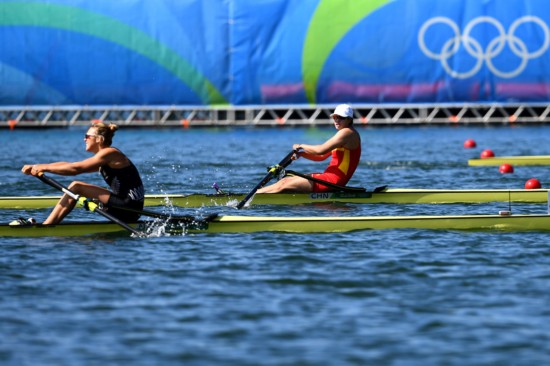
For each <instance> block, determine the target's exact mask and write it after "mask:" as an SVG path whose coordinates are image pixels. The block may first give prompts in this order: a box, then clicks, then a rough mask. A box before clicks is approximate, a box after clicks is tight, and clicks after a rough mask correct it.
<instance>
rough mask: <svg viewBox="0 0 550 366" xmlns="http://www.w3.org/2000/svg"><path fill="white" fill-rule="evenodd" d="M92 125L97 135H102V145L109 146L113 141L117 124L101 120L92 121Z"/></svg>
mask: <svg viewBox="0 0 550 366" xmlns="http://www.w3.org/2000/svg"><path fill="white" fill-rule="evenodd" d="M92 127H94V128H95V129H96V131H97V132H96V133H97V135H98V136H101V137H103V145H105V146H111V144H112V143H113V136H114V135H115V131H116V130H118V126H117V125H115V124H114V123H109V124H105V123H103V122H92Z"/></svg>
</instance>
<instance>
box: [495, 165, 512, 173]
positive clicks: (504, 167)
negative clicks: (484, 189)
mask: <svg viewBox="0 0 550 366" xmlns="http://www.w3.org/2000/svg"><path fill="white" fill-rule="evenodd" d="M498 171H499V172H501V173H502V174H510V173H513V172H514V167H513V166H511V165H510V164H502V165H501V166H500V168H498Z"/></svg>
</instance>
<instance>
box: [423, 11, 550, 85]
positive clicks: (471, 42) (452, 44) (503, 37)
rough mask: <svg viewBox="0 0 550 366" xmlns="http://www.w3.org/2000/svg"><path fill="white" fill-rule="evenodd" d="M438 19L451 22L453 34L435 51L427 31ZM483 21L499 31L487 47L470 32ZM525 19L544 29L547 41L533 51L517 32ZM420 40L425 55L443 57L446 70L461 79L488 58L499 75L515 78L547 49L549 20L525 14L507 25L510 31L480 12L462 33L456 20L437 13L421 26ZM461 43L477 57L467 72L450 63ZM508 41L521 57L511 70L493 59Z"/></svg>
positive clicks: (469, 74)
mask: <svg viewBox="0 0 550 366" xmlns="http://www.w3.org/2000/svg"><path fill="white" fill-rule="evenodd" d="M438 23H441V24H443V25H447V26H449V27H450V28H451V30H452V32H453V33H454V36H453V37H451V38H450V39H449V40H447V41H446V42H445V43H444V44H443V46H442V47H441V50H439V52H437V51H432V50H430V49H429V48H428V47H427V46H426V33H427V32H428V30H429V29H430V27H432V26H433V25H434V24H438ZM482 23H486V24H489V25H491V26H493V27H494V28H495V29H496V31H497V32H498V35H497V36H496V37H494V38H493V39H492V40H491V41H490V42H489V43H488V44H487V46H486V47H485V49H484V48H483V47H482V45H481V44H480V43H479V42H478V41H477V40H476V39H474V38H473V37H472V36H471V33H472V30H473V29H474V28H475V27H476V26H477V25H479V24H482ZM524 23H534V24H535V25H538V26H539V27H540V28H541V29H542V32H543V35H544V38H543V40H544V41H543V44H542V45H541V46H540V48H539V49H537V50H535V51H532V52H530V51H529V49H528V48H527V45H526V44H525V42H524V41H523V40H522V39H520V38H518V37H517V36H516V31H517V28H518V27H519V26H520V25H522V24H524ZM418 44H419V46H420V49H421V50H422V52H423V53H424V54H425V55H426V56H428V57H430V58H432V59H434V60H438V61H440V62H441V65H442V66H443V68H444V69H445V71H446V72H447V73H448V74H449V75H451V76H452V77H455V78H458V79H466V78H468V77H471V76H473V75H475V74H476V73H477V72H478V71H479V70H480V69H481V67H482V66H483V63H484V62H485V64H486V65H487V67H488V68H489V70H490V71H491V72H492V73H493V74H495V75H496V76H498V77H501V78H513V77H515V76H517V75H519V74H520V73H521V72H523V70H524V69H525V67H526V66H527V63H528V62H529V60H530V59H534V58H537V57H540V56H541V55H542V54H543V53H544V52H546V50H547V49H548V46H549V44H550V31H549V30H548V26H547V25H546V23H545V22H544V21H543V20H541V19H540V18H538V17H535V16H524V17H521V18H519V19H517V20H516V21H514V23H512V25H511V26H510V29H508V32H506V31H505V30H504V27H503V26H502V24H501V23H500V22H499V21H498V20H496V19H495V18H492V17H488V16H481V17H477V18H475V19H473V20H472V21H470V22H469V23H468V24H467V25H466V28H464V34H462V35H461V34H460V29H459V28H458V26H457V25H456V23H455V22H454V21H452V20H451V19H449V18H446V17H434V18H431V19H429V20H428V21H426V22H425V23H424V24H423V25H422V27H421V28H420V31H419V33H418ZM461 45H463V47H464V49H465V50H466V52H467V53H468V54H469V55H470V56H472V57H474V58H475V64H474V66H473V67H472V68H471V69H470V70H468V71H464V72H458V71H455V70H453V68H452V66H451V65H450V63H449V60H450V59H451V58H452V56H453V55H455V54H456V53H457V52H458V51H459V49H460V46H461ZM506 45H508V47H509V49H510V51H512V53H513V54H514V55H516V56H517V57H519V58H520V62H519V65H518V66H517V67H516V68H515V69H514V70H511V71H501V70H499V69H498V68H497V67H496V66H495V64H494V61H493V59H494V58H495V57H496V56H498V55H499V54H500V53H501V52H502V50H503V49H504V47H505V46H506Z"/></svg>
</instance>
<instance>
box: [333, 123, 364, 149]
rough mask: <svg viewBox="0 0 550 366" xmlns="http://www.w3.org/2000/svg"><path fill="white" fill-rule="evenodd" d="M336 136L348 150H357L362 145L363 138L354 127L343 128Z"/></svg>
mask: <svg viewBox="0 0 550 366" xmlns="http://www.w3.org/2000/svg"><path fill="white" fill-rule="evenodd" d="M336 135H337V136H338V138H339V139H340V140H341V141H342V145H343V146H345V147H347V148H348V149H355V148H357V146H358V145H360V144H361V136H360V135H359V132H357V130H356V129H355V128H353V127H348V128H343V129H341V130H340V131H338V133H337V134H336Z"/></svg>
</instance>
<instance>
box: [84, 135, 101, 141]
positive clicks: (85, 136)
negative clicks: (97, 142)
mask: <svg viewBox="0 0 550 366" xmlns="http://www.w3.org/2000/svg"><path fill="white" fill-rule="evenodd" d="M97 136H98V135H88V134H85V135H84V140H87V139H91V138H92V137H97Z"/></svg>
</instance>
